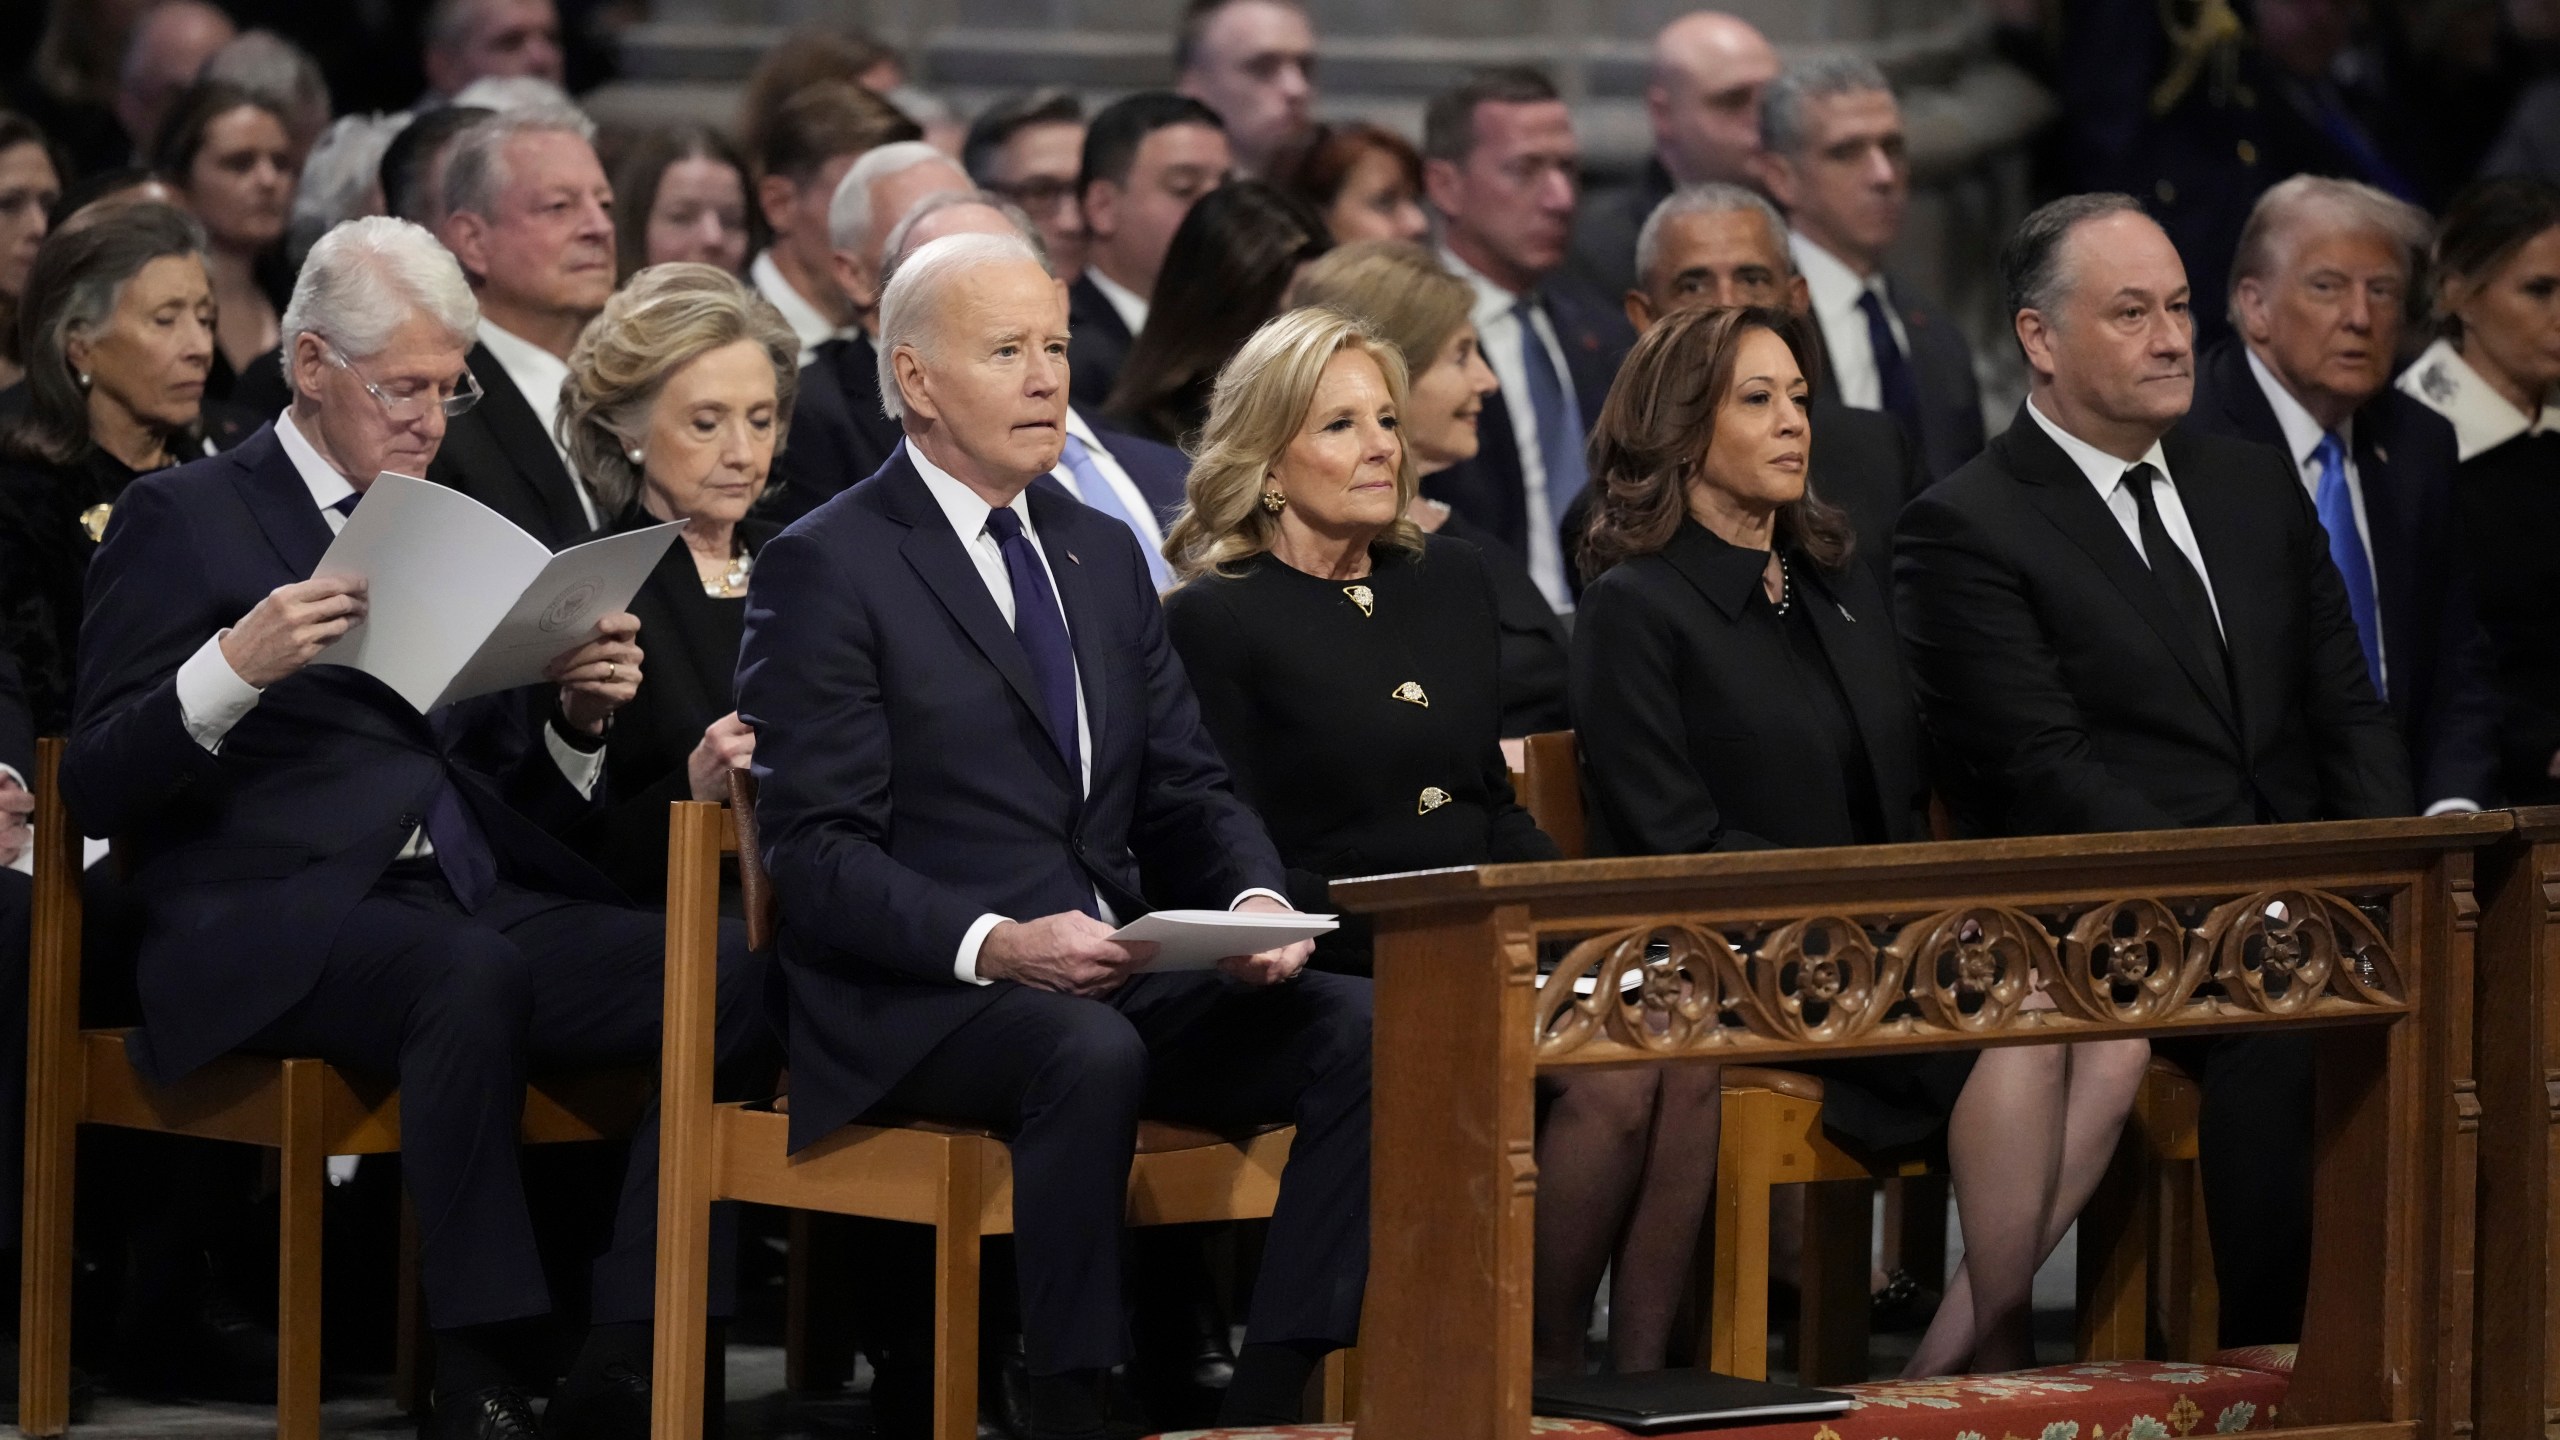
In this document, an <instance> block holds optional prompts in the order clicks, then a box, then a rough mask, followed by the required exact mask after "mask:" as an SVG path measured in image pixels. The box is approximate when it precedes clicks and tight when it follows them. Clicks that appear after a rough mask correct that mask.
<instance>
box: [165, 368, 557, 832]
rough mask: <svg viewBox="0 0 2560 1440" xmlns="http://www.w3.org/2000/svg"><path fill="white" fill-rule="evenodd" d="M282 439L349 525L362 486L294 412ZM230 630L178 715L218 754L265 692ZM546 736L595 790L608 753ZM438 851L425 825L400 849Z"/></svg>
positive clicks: (196, 673) (184, 668)
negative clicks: (227, 652) (324, 452)
mask: <svg viewBox="0 0 2560 1440" xmlns="http://www.w3.org/2000/svg"><path fill="white" fill-rule="evenodd" d="M276 439H277V440H279V441H281V442H282V443H283V445H284V453H285V455H286V457H287V458H288V459H290V460H292V461H293V468H294V471H295V473H297V474H299V475H300V476H301V477H302V483H303V486H304V488H306V489H308V490H309V491H310V492H311V503H312V504H313V505H315V506H317V507H319V510H320V518H321V519H322V520H324V521H326V522H328V526H329V533H330V534H332V535H334V534H336V533H337V532H338V531H339V530H341V529H343V528H345V526H346V523H347V517H346V516H345V515H343V514H341V513H339V511H338V504H339V502H340V501H343V500H345V499H346V498H347V497H348V496H350V495H353V494H354V493H356V487H355V486H354V485H352V484H349V483H348V481H347V477H346V476H344V475H341V474H339V473H338V470H337V467H336V466H334V465H331V464H330V463H329V462H328V461H327V460H324V459H322V458H321V456H320V452H319V451H318V450H317V449H315V448H313V446H312V444H311V441H310V440H309V439H308V438H306V437H305V436H304V435H303V433H302V429H301V427H300V426H298V425H296V424H294V423H293V412H292V411H290V410H287V411H286V412H284V413H283V414H282V415H280V416H278V417H276ZM230 633H231V627H229V626H227V625H226V626H224V627H223V628H222V629H220V630H217V631H215V632H214V634H213V636H212V638H210V639H208V640H206V641H205V642H204V644H202V645H200V646H198V647H197V648H196V653H195V654H193V655H190V656H188V657H187V662H186V663H185V664H183V665H181V666H179V667H178V719H179V721H180V723H182V724H184V725H185V726H186V727H187V734H188V735H189V736H191V737H192V738H193V739H194V740H195V742H196V743H197V744H199V745H201V746H203V747H204V748H205V749H207V750H209V751H212V752H213V753H215V754H217V755H218V754H220V753H222V739H223V737H224V736H226V735H228V734H230V733H231V727H233V726H234V725H237V724H239V723H240V722H241V721H242V720H243V719H245V718H247V716H248V714H249V712H250V711H252V710H255V709H256V708H258V701H259V699H260V698H262V696H263V695H264V694H265V692H264V691H261V690H260V689H259V688H258V687H257V686H255V685H252V684H250V683H249V682H248V681H246V680H243V679H241V678H240V673H239V672H238V671H236V670H234V669H232V668H231V661H230V660H229V659H228V658H227V657H225V656H224V655H223V653H222V637H223V636H225V635H228V634H230ZM542 740H543V747H544V748H545V749H546V750H548V751H549V752H550V753H551V762H552V763H553V764H555V765H557V766H559V767H560V775H561V778H562V779H565V780H567V781H568V782H569V783H570V784H571V785H572V786H574V787H576V789H577V791H578V793H579V794H581V795H590V796H591V795H593V794H595V793H596V781H597V780H599V779H600V778H602V777H603V775H604V752H603V751H602V750H597V751H594V752H593V753H589V752H586V751H582V750H579V749H578V748H576V747H575V746H573V745H571V744H570V743H569V742H568V741H566V740H563V739H561V738H560V733H559V731H558V730H556V729H554V728H553V727H551V726H549V725H545V726H543V727H542ZM434 853H435V847H434V846H433V845H430V844H429V843H427V831H426V827H425V826H423V825H422V826H420V827H418V828H417V829H416V830H414V831H411V832H410V834H409V843H408V844H406V845H404V846H402V847H401V848H400V856H399V858H401V859H403V860H413V859H419V858H422V857H424V856H428V855H433V854H434Z"/></svg>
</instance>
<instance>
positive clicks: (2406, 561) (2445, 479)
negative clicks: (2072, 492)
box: [2187, 340, 2502, 805]
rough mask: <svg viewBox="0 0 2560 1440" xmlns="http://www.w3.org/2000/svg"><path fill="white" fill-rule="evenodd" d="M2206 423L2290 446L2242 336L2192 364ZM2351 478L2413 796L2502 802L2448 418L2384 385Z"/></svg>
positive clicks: (2493, 705)
mask: <svg viewBox="0 0 2560 1440" xmlns="http://www.w3.org/2000/svg"><path fill="white" fill-rule="evenodd" d="M2187 423H2188V424H2189V425H2192V426H2194V427H2196V428H2198V429H2200V430H2206V431H2211V432H2213V433H2215V434H2221V435H2229V436H2231V437H2233V438H2235V439H2240V440H2254V441H2256V442H2258V443H2259V444H2261V445H2269V446H2273V447H2274V448H2275V449H2277V450H2279V451H2282V450H2285V449H2286V448H2287V447H2286V444H2285V438H2284V427H2283V426H2282V425H2280V424H2278V423H2277V421H2276V412H2275V407H2274V406H2272V405H2270V404H2268V403H2267V393H2266V391H2265V390H2263V389H2261V388H2260V387H2259V385H2258V377H2257V376H2256V375H2254V374H2252V373H2250V369H2249V355H2248V351H2247V349H2246V348H2245V347H2244V346H2243V345H2242V344H2241V343H2240V342H2239V341H2237V340H2232V341H2229V342H2226V343H2224V344H2223V345H2220V346H2218V347H2216V348H2215V349H2213V350H2212V351H2210V352H2208V353H2207V354H2206V355H2205V357H2204V361H2203V363H2202V364H2200V365H2198V366H2197V367H2196V399H2195V408H2194V409H2192V410H2190V411H2188V412H2187ZM2352 433H2353V436H2354V443H2355V461H2356V477H2357V479H2358V480H2359V481H2360V482H2361V486H2362V489H2363V490H2364V505H2365V524H2366V527H2367V529H2368V530H2369V531H2370V532H2371V533H2370V534H2369V535H2368V537H2367V538H2368V539H2369V540H2370V541H2371V542H2372V545H2373V583H2374V595H2375V599H2376V600H2377V602H2378V603H2379V606H2380V609H2381V611H2382V651H2383V655H2384V657H2385V658H2386V659H2387V660H2388V662H2389V665H2390V673H2389V674H2388V675H2386V676H2385V677H2384V679H2385V681H2386V683H2387V686H2388V688H2389V690H2390V692H2391V693H2390V694H2388V695H2387V696H2385V697H2384V699H2385V700H2386V701H2387V702H2388V703H2389V704H2390V706H2391V715H2392V718H2393V719H2394V720H2396V721H2397V722H2398V723H2399V726H2400V735H2401V738H2402V739H2403V740H2404V741H2406V742H2407V743H2408V746H2409V765H2410V771H2411V775H2412V778H2413V779H2414V780H2415V781H2416V782H2417V790H2418V800H2419V802H2420V803H2421V804H2431V803H2433V802H2435V801H2438V800H2447V799H2456V798H2459V799H2465V800H2470V801H2473V802H2474V803H2476V804H2481V805H2488V804H2493V803H2495V802H2496V801H2497V800H2498V799H2500V798H2501V796H2502V786H2501V785H2500V783H2499V777H2498V721H2499V710H2500V704H2501V702H2500V700H2499V698H2498V689H2497V682H2496V681H2495V680H2494V679H2493V678H2492V676H2491V670H2492V668H2493V663H2492V661H2491V659H2490V656H2489V639H2488V636H2487V635H2486V634H2484V633H2483V632H2482V631H2481V629H2480V617H2479V613H2478V611H2477V609H2476V607H2475V606H2474V605H2473V603H2472V598H2471V578H2470V573H2469V565H2468V563H2467V557H2465V556H2464V555H2463V554H2462V553H2461V551H2460V547H2459V541H2458V538H2457V536H2456V534H2455V525H2454V511H2453V477H2454V470H2455V466H2456V464H2457V462H2456V460H2455V459H2454V455H2455V449H2454V441H2453V426H2452V425H2451V424H2450V423H2448V422H2447V421H2446V420H2445V418H2444V417H2443V416H2441V415H2438V414H2437V413H2435V412H2434V411H2433V410H2430V409H2428V408H2427V407H2426V406H2425V405H2423V404H2421V403H2419V402H2418V401H2417V400H2414V399H2412V398H2410V397H2409V396H2407V395H2404V394H2402V393H2400V392H2399V391H2398V390H2396V389H2392V388H2390V387H2388V386H2386V387H2384V388H2383V391H2382V393H2381V394H2379V395H2376V396H2375V397H2374V398H2373V399H2371V400H2369V401H2367V402H2365V405H2364V407H2363V408H2362V409H2360V410H2358V411H2357V412H2356V416H2355V423H2354V425H2353V427H2352Z"/></svg>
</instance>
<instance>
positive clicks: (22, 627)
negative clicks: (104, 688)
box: [0, 446, 136, 735]
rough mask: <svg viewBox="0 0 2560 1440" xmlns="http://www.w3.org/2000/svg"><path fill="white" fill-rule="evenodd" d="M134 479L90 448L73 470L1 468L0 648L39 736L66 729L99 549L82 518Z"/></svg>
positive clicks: (32, 464) (24, 461)
mask: <svg viewBox="0 0 2560 1440" xmlns="http://www.w3.org/2000/svg"><path fill="white" fill-rule="evenodd" d="M135 474H136V472H135V471H133V470H132V469H131V468H129V467H127V466H126V465H125V464H124V462H122V461H120V460H118V459H116V458H115V457H114V456H112V455H110V454H108V453H107V452H106V451H104V450H101V449H98V448H97V447H95V446H92V447H90V450H89V453H88V454H87V455H86V456H84V457H83V458H82V459H81V460H80V461H78V462H77V463H75V464H71V465H52V464H47V463H44V462H42V461H39V460H35V459H32V458H21V459H17V460H11V461H6V462H0V645H5V647H6V649H7V650H8V652H9V654H10V655H11V656H13V657H14V658H15V659H16V660H17V663H18V669H19V674H20V676H21V678H22V680H23V683H24V684H25V687H26V692H25V693H26V700H27V704H28V708H29V710H30V712H31V713H32V714H33V715H34V717H35V725H36V728H37V729H38V730H39V731H40V732H42V733H44V734H47V735H60V734H64V733H66V732H68V731H69V730H70V728H71V692H72V686H73V685H74V683H75V682H76V678H77V677H76V675H75V672H74V663H75V657H76V656H77V655H78V654H79V648H80V612H81V607H82V605H83V603H84V602H83V600H82V592H83V589H84V587H85V585H86V583H87V580H88V574H89V557H90V556H91V555H92V554H94V553H96V551H97V548H98V545H97V542H96V541H94V540H91V539H90V538H89V532H88V530H87V529H86V528H84V527H83V526H82V524H81V522H80V516H81V513H82V512H83V511H85V510H87V509H88V508H89V507H90V506H92V505H112V504H115V503H117V502H118V501H119V500H120V499H121V497H122V496H123V494H124V491H125V488H126V487H127V486H129V485H131V484H132V483H133V481H134V478H135Z"/></svg>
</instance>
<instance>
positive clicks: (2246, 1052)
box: [2158, 1034, 2315, 1346]
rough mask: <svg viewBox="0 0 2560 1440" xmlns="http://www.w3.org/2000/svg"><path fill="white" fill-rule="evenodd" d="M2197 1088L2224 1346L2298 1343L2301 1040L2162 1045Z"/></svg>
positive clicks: (2305, 1104)
mask: <svg viewBox="0 0 2560 1440" xmlns="http://www.w3.org/2000/svg"><path fill="white" fill-rule="evenodd" d="M2158 1049H2159V1053H2160V1055H2161V1057H2162V1058H2164V1059H2167V1060H2171V1061H2174V1062H2176V1063H2177V1064H2178V1065H2180V1066H2181V1067H2183V1068H2184V1069H2185V1070H2186V1072H2187V1073H2188V1074H2190V1075H2193V1076H2194V1077H2195V1078H2196V1082H2197V1083H2198V1084H2199V1085H2201V1086H2202V1087H2203V1089H2204V1101H2203V1105H2202V1109H2201V1112H2200V1114H2199V1116H2198V1120H2199V1126H2198V1131H2197V1139H2196V1148H2197V1156H2198V1160H2199V1163H2201V1165H2202V1166H2203V1169H2204V1209H2205V1228H2206V1229H2207V1231H2208V1232H2209V1233H2210V1234H2211V1236H2212V1239H2213V1271H2214V1282H2215V1284H2216V1285H2217V1286H2218V1287H2219V1289H2220V1290H2221V1293H2222V1315H2221V1332H2222V1334H2221V1338H2222V1343H2223V1344H2224V1345H2225V1346H2239V1345H2283V1344H2290V1343H2292V1342H2294V1341H2297V1340H2299V1339H2301V1338H2302V1309H2303V1302H2304V1297H2305V1295H2306V1293H2307V1292H2308V1291H2309V1289H2310V1286H2311V1120H2312V1105H2311V1100H2312V1097H2311V1090H2312V1072H2313V1069H2314V1059H2315V1054H2314V1050H2313V1042H2312V1041H2311V1040H2310V1039H2309V1038H2308V1037H2305V1036H2299V1035H2281V1034H2274V1035H2269V1034H2261V1035H2232V1036H2226V1037H2223V1038H2220V1039H2213V1040H2201V1039H2199V1040H2178V1041H2170V1042H2166V1043H2163V1044H2161V1045H2160V1046H2159V1047H2158Z"/></svg>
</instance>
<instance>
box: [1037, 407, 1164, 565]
mask: <svg viewBox="0 0 2560 1440" xmlns="http://www.w3.org/2000/svg"><path fill="white" fill-rule="evenodd" d="M1067 433H1068V434H1070V435H1073V436H1074V437H1076V438H1077V439H1078V440H1081V441H1083V442H1084V450H1085V453H1086V454H1087V455H1090V456H1092V457H1093V468H1094V469H1096V470H1098V471H1100V472H1101V473H1102V479H1103V483H1105V484H1107V485H1109V486H1110V487H1111V493H1112V494H1113V495H1116V496H1118V497H1119V499H1120V508H1121V509H1123V510H1125V511H1127V512H1128V514H1129V520H1130V522H1131V524H1132V525H1133V526H1134V528H1135V529H1136V530H1137V532H1138V543H1139V544H1141V545H1144V546H1146V547H1147V548H1148V549H1149V550H1153V551H1161V550H1163V549H1164V526H1163V525H1162V524H1161V523H1159V522H1158V521H1157V519H1156V507H1155V506H1154V505H1153V504H1152V503H1150V502H1149V501H1148V499H1147V495H1146V492H1145V491H1143V490H1140V489H1139V488H1138V482H1137V481H1135V480H1132V479H1130V478H1129V472H1128V471H1127V470H1126V469H1123V468H1122V467H1121V464H1120V459H1119V457H1118V456H1116V455H1113V454H1112V453H1111V451H1110V449H1109V447H1107V446H1105V445H1104V444H1103V443H1102V440H1101V438H1100V437H1098V436H1096V435H1095V434H1094V433H1093V426H1092V425H1090V424H1088V423H1086V421H1085V418H1084V415H1083V413H1082V412H1080V411H1078V410H1077V409H1076V408H1075V407H1074V406H1072V405H1070V406H1068V407H1067ZM1049 478H1051V479H1053V480H1055V481H1057V482H1058V483H1059V484H1061V485H1064V486H1066V487H1067V493H1068V494H1070V495H1073V496H1074V497H1076V498H1077V499H1078V500H1082V501H1084V502H1085V503H1086V504H1088V505H1090V504H1092V503H1093V501H1092V500H1091V499H1089V498H1087V497H1086V495H1085V493H1084V485H1083V484H1082V482H1080V481H1078V480H1077V479H1076V472H1075V471H1074V470H1072V469H1070V468H1069V467H1068V465H1067V461H1066V457H1065V455H1063V454H1061V455H1060V456H1059V457H1058V468H1057V469H1055V470H1052V471H1050V472H1049ZM1025 523H1028V522H1025Z"/></svg>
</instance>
